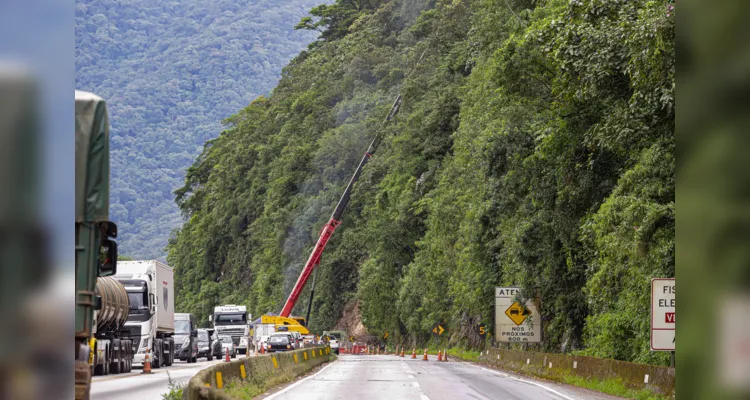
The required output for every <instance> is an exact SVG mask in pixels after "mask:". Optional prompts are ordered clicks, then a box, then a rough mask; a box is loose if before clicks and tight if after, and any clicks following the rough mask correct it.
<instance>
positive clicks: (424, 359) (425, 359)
mask: <svg viewBox="0 0 750 400" xmlns="http://www.w3.org/2000/svg"><path fill="white" fill-rule="evenodd" d="M422 361H427V349H424V357H423V358H422Z"/></svg>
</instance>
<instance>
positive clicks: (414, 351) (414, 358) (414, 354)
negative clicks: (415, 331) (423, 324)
mask: <svg viewBox="0 0 750 400" xmlns="http://www.w3.org/2000/svg"><path fill="white" fill-rule="evenodd" d="M411 359H412V360H416V359H417V348H416V347H415V348H413V349H411Z"/></svg>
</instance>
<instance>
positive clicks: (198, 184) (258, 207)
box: [168, 0, 674, 363]
mask: <svg viewBox="0 0 750 400" xmlns="http://www.w3.org/2000/svg"><path fill="white" fill-rule="evenodd" d="M671 5H672V3H671V2H669V1H651V0H649V1H646V0H640V1H639V0H636V1H629V2H598V1H588V2H567V1H561V0H549V1H531V0H528V1H527V0H514V1H509V2H506V1H505V0H475V1H468V0H464V1H461V0H455V1H454V0H451V1H448V0H445V1H427V0H425V1H420V0H371V1H354V0H338V1H337V2H335V3H334V4H332V5H330V6H323V7H319V8H315V9H313V10H312V11H311V14H312V16H313V17H315V18H312V19H310V20H306V21H303V22H304V23H305V25H306V26H307V27H309V28H319V29H321V30H323V32H324V33H323V34H322V35H321V36H322V38H321V39H320V40H318V41H317V42H315V43H314V44H313V45H311V46H310V48H309V49H308V50H307V51H303V52H302V53H301V54H300V55H299V56H297V57H296V58H295V59H294V60H292V62H291V63H290V64H289V65H288V66H287V67H286V68H285V69H284V74H283V77H282V79H281V80H280V82H279V84H278V86H277V87H276V88H275V89H274V90H273V92H272V93H271V94H270V95H269V96H268V97H265V98H261V99H258V100H256V101H255V102H253V103H252V104H251V105H250V106H248V107H246V108H244V109H242V110H240V111H239V112H238V113H237V114H236V115H235V116H233V117H232V118H231V119H230V125H229V127H228V129H227V130H226V131H225V132H223V133H222V135H221V136H219V137H218V138H217V139H215V140H213V141H211V142H210V143H209V144H208V146H207V147H206V149H205V150H204V151H203V153H202V155H201V156H200V157H199V159H198V160H197V162H196V163H195V164H194V165H193V166H192V167H191V168H190V169H189V170H188V174H187V177H186V181H185V186H184V187H183V188H182V189H180V190H178V197H177V201H178V204H179V206H180V208H181V209H182V210H183V212H185V213H186V214H187V215H189V218H190V219H189V221H188V222H187V223H186V224H185V225H184V226H183V228H182V229H181V230H180V231H179V233H178V234H177V235H176V237H174V238H173V240H172V241H171V242H170V247H169V255H168V260H169V261H170V263H171V264H172V265H174V266H175V267H176V271H177V290H179V291H180V293H181V294H182V295H181V297H180V304H179V305H180V306H181V307H183V308H184V309H187V310H190V311H192V312H195V313H197V314H199V315H200V318H201V319H204V316H205V315H207V314H208V313H209V312H210V309H211V307H212V306H213V305H215V304H218V303H225V302H230V303H243V304H246V305H248V306H249V307H250V308H251V309H252V310H253V313H254V314H255V315H257V314H260V313H263V312H268V311H274V312H277V311H278V310H279V309H280V308H281V305H282V304H283V301H284V299H285V296H286V295H288V293H289V291H290V290H291V287H292V285H293V283H294V281H295V280H296V278H297V276H298V274H299V271H300V269H301V267H302V265H303V263H304V262H305V259H306V258H307V256H308V255H309V251H310V248H311V246H312V245H313V243H314V241H315V240H316V239H317V235H318V233H319V229H320V227H321V226H322V225H323V223H325V222H326V221H327V218H328V217H329V215H330V212H331V210H332V209H333V207H334V205H335V203H336V201H337V200H338V198H339V196H340V194H341V193H342V190H343V188H344V186H345V185H346V183H347V181H348V179H349V177H350V174H351V173H352V172H353V170H354V167H355V165H356V163H357V162H358V161H359V158H360V157H361V154H362V151H364V149H365V148H366V145H367V143H368V141H369V140H370V139H371V138H372V137H373V136H374V135H375V134H381V135H383V143H382V145H381V146H380V148H379V149H378V151H377V153H376V154H375V156H374V157H373V158H372V161H371V162H370V163H369V164H368V165H367V167H366V168H365V170H364V172H363V174H362V177H361V179H360V181H359V183H358V184H357V186H356V187H355V190H354V193H353V195H352V202H351V204H350V207H349V209H348V210H347V212H346V214H345V216H344V218H343V221H342V224H341V226H340V227H339V228H338V230H337V232H336V233H335V235H334V237H333V238H332V240H331V241H330V243H329V247H328V248H327V249H326V253H325V254H324V255H323V257H322V260H321V264H320V266H319V270H318V276H317V287H316V298H315V300H314V303H313V310H314V311H313V316H312V321H311V322H312V327H313V328H314V329H318V330H320V329H326V328H330V327H332V326H334V325H335V324H336V321H337V320H339V318H340V317H341V316H342V313H344V308H345V305H347V304H349V305H350V307H351V304H353V302H357V303H356V304H357V309H358V310H359V312H361V315H362V323H363V325H364V327H365V328H366V329H367V331H368V332H370V333H371V334H375V335H377V336H380V334H381V333H382V332H384V331H387V332H389V333H390V334H391V337H392V338H393V339H392V340H396V341H408V342H411V343H421V342H424V341H426V340H429V339H430V335H429V332H430V329H431V327H432V326H433V325H434V324H435V323H437V322H443V323H444V324H445V325H446V326H447V328H448V332H449V340H450V341H452V342H454V343H463V344H470V345H477V344H479V342H480V340H481V339H480V338H479V337H478V336H477V335H476V333H475V327H476V325H477V324H478V323H479V322H485V323H488V324H492V321H493V315H494V309H493V304H494V297H493V296H494V289H493V288H494V287H495V286H497V285H518V286H521V287H523V288H524V291H523V295H524V296H526V297H531V296H534V295H538V296H540V297H541V299H542V302H543V303H542V308H541V312H542V315H541V319H542V321H543V323H544V338H545V342H544V343H543V345H542V346H541V348H543V349H545V350H550V351H563V352H570V351H576V350H580V351H582V352H584V353H585V354H592V355H596V356H601V357H612V358H617V359H623V360H634V361H639V362H649V363H666V362H667V361H668V359H667V357H668V356H667V355H665V354H661V353H652V352H650V351H648V313H647V311H648V299H649V291H648V290H649V289H648V287H649V286H648V282H649V278H651V277H656V276H666V277H669V276H674V96H673V95H674V93H673V90H674V89H673V88H674V18H673V15H674V13H673V12H672V13H670V10H669V9H668V7H669V6H671ZM509 6H510V8H509ZM318 18H319V19H318ZM398 93H402V95H403V99H404V102H403V105H402V108H401V111H400V113H399V115H398V117H397V118H396V120H395V121H394V123H393V124H391V125H389V126H386V127H383V126H382V124H381V122H382V120H383V117H384V116H385V114H386V113H387V111H388V108H389V107H390V105H391V103H392V101H393V99H394V98H395V97H396V95H397V94H398ZM308 290H309V288H308ZM301 298H302V299H303V300H302V301H301V302H300V303H299V304H298V305H297V308H296V310H295V311H296V312H297V313H299V314H302V313H303V312H304V310H306V307H307V304H306V303H307V295H306V294H304V293H303V295H302V297H301Z"/></svg>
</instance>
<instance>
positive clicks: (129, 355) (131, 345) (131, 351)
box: [125, 340, 133, 372]
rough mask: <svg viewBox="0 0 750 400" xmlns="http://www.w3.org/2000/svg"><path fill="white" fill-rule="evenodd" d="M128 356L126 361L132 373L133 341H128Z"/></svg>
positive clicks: (128, 370)
mask: <svg viewBox="0 0 750 400" xmlns="http://www.w3.org/2000/svg"><path fill="white" fill-rule="evenodd" d="M127 346H128V355H127V357H125V361H126V362H127V363H128V367H127V371H126V372H130V371H132V370H133V341H132V340H129V341H128V344H127Z"/></svg>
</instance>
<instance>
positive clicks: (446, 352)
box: [443, 349, 448, 362]
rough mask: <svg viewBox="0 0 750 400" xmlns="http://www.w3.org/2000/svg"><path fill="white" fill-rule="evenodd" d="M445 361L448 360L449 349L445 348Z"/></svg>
mask: <svg viewBox="0 0 750 400" xmlns="http://www.w3.org/2000/svg"><path fill="white" fill-rule="evenodd" d="M443 361H444V362H445V361H448V349H445V351H443Z"/></svg>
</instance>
